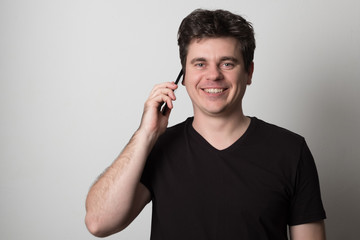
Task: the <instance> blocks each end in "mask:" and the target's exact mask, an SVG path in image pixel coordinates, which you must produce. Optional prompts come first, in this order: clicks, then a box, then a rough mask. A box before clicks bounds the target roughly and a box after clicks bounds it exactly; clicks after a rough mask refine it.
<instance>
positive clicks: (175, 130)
mask: <svg viewBox="0 0 360 240" xmlns="http://www.w3.org/2000/svg"><path fill="white" fill-rule="evenodd" d="M192 120H193V118H192V117H189V118H187V119H186V120H185V121H183V122H180V123H177V124H175V125H173V126H170V127H168V128H167V129H166V131H165V132H164V133H163V134H162V135H161V136H160V138H159V139H158V144H169V143H171V142H176V141H179V140H180V139H182V138H183V136H184V135H185V133H186V129H187V127H188V125H189V124H191V123H192Z"/></svg>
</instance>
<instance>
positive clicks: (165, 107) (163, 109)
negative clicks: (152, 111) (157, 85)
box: [161, 69, 184, 115]
mask: <svg viewBox="0 0 360 240" xmlns="http://www.w3.org/2000/svg"><path fill="white" fill-rule="evenodd" d="M183 74H184V71H183V70H182V69H181V70H180V72H179V75H178V76H177V78H176V80H175V84H176V85H178V83H179V81H180V78H181V77H182V76H183ZM167 109H168V106H167V104H166V103H163V107H162V109H161V113H162V114H163V115H165V113H166V111H167Z"/></svg>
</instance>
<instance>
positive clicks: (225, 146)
mask: <svg viewBox="0 0 360 240" xmlns="http://www.w3.org/2000/svg"><path fill="white" fill-rule="evenodd" d="M178 44H179V48H180V59H181V63H182V66H183V70H184V79H183V82H182V84H183V85H185V87H186V90H187V92H188V94H189V96H190V98H191V101H192V104H193V110H194V116H193V117H190V118H188V119H186V120H185V121H184V122H182V123H179V124H177V125H175V126H173V127H170V128H168V127H167V123H168V118H169V115H170V113H171V110H172V109H173V104H172V101H174V100H175V99H176V97H175V94H174V92H173V90H175V89H176V88H177V85H175V84H174V83H173V82H165V83H161V84H158V85H156V86H155V87H154V88H153V90H152V92H151V94H150V96H149V98H148V99H147V101H146V103H145V107H144V113H143V117H142V119H141V124H140V127H139V129H138V130H137V131H136V132H135V134H134V136H133V137H132V138H131V140H130V142H129V143H128V145H127V146H126V147H125V148H124V150H123V151H122V153H121V154H120V155H119V157H118V158H117V159H116V160H115V161H114V162H113V164H112V165H111V166H110V167H109V168H108V169H107V170H106V171H105V172H104V174H102V175H101V177H99V179H98V180H97V181H96V183H95V184H94V185H93V186H92V188H91V189H90V191H89V194H88V197H87V201H86V208H87V214H86V219H85V220H86V225H87V227H88V229H89V231H90V232H91V233H93V234H94V235H96V236H99V237H104V236H108V235H111V234H113V233H116V232H119V231H121V230H122V229H124V228H125V227H126V226H128V225H129V224H130V223H131V221H132V220H133V219H134V218H135V217H136V216H137V215H138V214H139V212H140V211H141V210H142V209H143V207H144V206H145V205H146V204H147V203H149V202H150V201H152V204H153V213H152V214H153V216H152V226H151V239H153V240H158V239H164V240H169V239H171V240H176V239H197V240H198V239H221V240H223V239H251V240H253V239H271V240H274V239H288V236H287V227H288V226H289V230H290V238H291V239H292V240H294V239H295V240H299V239H307V240H317V239H319V240H320V239H321V240H323V239H325V230H324V223H323V219H325V217H326V216H325V211H324V208H323V205H322V201H321V196H320V187H319V180H318V175H317V171H316V166H315V163H314V160H313V158H312V155H311V153H310V150H309V148H308V147H307V144H306V142H305V140H304V138H303V137H301V136H299V135H297V134H295V133H292V132H290V131H288V130H286V129H283V128H280V127H277V126H275V125H272V124H269V123H266V122H264V121H262V120H260V119H258V118H256V117H248V116H245V115H244V113H243V110H242V99H243V96H244V93H245V90H246V87H247V85H249V84H251V80H252V74H253V70H254V64H253V56H254V50H255V39H254V32H253V28H252V26H251V24H250V23H249V22H247V21H246V20H245V19H244V18H242V17H241V16H238V15H235V14H232V13H230V12H228V11H223V10H216V11H208V10H195V11H194V12H192V13H191V14H190V15H189V16H187V17H186V18H185V19H184V20H183V22H182V23H181V25H180V28H179V35H178ZM163 102H165V103H166V104H167V106H168V110H167V111H166V112H165V114H163V113H162V112H161V111H160V110H159V109H160V106H161V105H162V103H163Z"/></svg>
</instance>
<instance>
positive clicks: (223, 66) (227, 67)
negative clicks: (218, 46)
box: [221, 62, 235, 69]
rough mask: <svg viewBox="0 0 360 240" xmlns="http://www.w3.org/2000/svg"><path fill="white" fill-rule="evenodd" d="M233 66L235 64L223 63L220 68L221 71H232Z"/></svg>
mask: <svg viewBox="0 0 360 240" xmlns="http://www.w3.org/2000/svg"><path fill="white" fill-rule="evenodd" d="M234 66H235V64H234V63H232V62H224V63H223V64H222V65H221V67H222V68H223V69H233V68H234Z"/></svg>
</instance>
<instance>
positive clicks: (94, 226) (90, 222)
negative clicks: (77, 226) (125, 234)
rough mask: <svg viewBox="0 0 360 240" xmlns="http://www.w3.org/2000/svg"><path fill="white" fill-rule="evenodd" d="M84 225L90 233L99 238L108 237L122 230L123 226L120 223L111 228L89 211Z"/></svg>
mask: <svg viewBox="0 0 360 240" xmlns="http://www.w3.org/2000/svg"><path fill="white" fill-rule="evenodd" d="M85 225H86V227H87V229H88V231H89V232H90V233H91V234H92V235H94V236H95V237H99V238H104V237H108V236H110V235H112V234H114V233H117V232H120V231H122V230H123V229H124V228H125V227H123V226H122V225H119V226H117V227H116V229H115V228H113V229H112V228H111V227H109V226H107V225H106V224H104V222H103V221H101V220H99V218H97V217H95V216H92V215H91V214H89V213H87V214H86V217H85Z"/></svg>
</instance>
